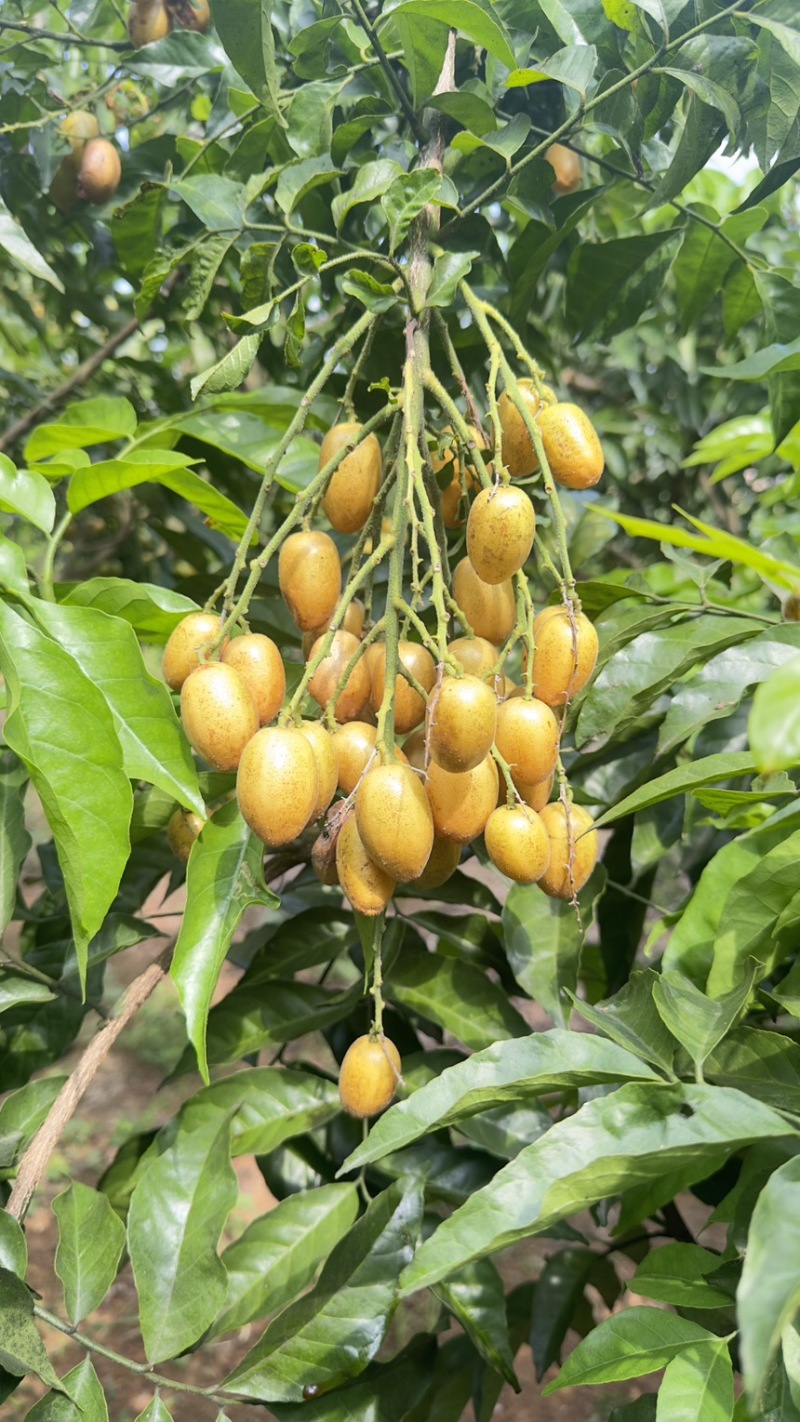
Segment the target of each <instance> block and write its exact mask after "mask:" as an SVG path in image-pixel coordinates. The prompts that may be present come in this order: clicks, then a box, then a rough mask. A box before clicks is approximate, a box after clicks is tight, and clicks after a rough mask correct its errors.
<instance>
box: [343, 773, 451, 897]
mask: <svg viewBox="0 0 800 1422" xmlns="http://www.w3.org/2000/svg"><path fill="white" fill-rule="evenodd" d="M356 823H357V825H358V832H359V834H360V835H361V840H362V843H363V845H364V848H365V849H366V851H367V853H368V855H369V856H370V858H371V859H374V860H375V863H376V864H378V865H380V867H381V869H383V870H384V872H385V873H387V874H388V875H390V877H391V878H392V879H394V881H395V883H399V884H407V883H409V882H410V880H411V879H416V878H417V877H418V876H419V875H420V874H421V873H422V871H423V869H424V868H425V865H426V864H427V862H428V857H429V855H430V852H431V849H432V847H433V816H432V814H431V808H430V804H429V802H428V797H427V795H426V794H425V789H424V786H423V784H422V781H421V780H420V778H419V776H418V775H417V772H416V771H415V770H412V768H411V766H410V765H398V764H396V763H395V764H393V765H376V766H374V767H373V769H371V770H368V771H367V773H366V775H365V776H364V779H363V780H362V781H361V784H360V786H359V788H358V793H357V795H356Z"/></svg>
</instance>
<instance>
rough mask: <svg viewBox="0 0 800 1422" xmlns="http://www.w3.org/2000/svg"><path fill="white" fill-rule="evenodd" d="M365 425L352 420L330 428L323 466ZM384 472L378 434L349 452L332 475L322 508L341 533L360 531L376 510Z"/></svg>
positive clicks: (321, 460) (322, 455) (322, 451)
mask: <svg viewBox="0 0 800 1422" xmlns="http://www.w3.org/2000/svg"><path fill="white" fill-rule="evenodd" d="M360 429H361V426H360V425H359V424H357V423H353V422H352V421H349V422H346V423H344V424H341V425H334V426H333V428H332V429H330V430H328V433H327V434H326V436H325V438H324V440H323V441H322V446H321V448H320V451H319V468H320V469H322V467H323V465H325V464H327V463H328V460H329V459H332V458H333V456H334V455H335V454H338V452H339V450H340V449H341V448H342V445H344V444H346V443H347V441H348V440H350V439H352V438H353V437H354V436H355V435H357V434H358V432H359V430H360ZM382 473H383V460H382V458H381V447H380V445H379V444H378V441H377V439H376V438H375V436H374V434H370V435H367V437H366V439H365V440H362V442H361V444H358V445H356V447H355V449H353V450H351V452H350V454H346V455H345V457H344V459H343V460H342V462H341V464H339V465H338V467H337V468H336V469H335V470H334V472H333V474H332V475H331V479H330V483H329V484H328V487H327V489H326V490H325V497H324V498H323V500H322V507H323V508H324V510H325V513H326V514H327V516H328V518H329V520H330V522H331V524H332V525H333V527H334V528H335V529H336V530H337V532H338V533H357V532H358V530H359V529H360V528H363V527H364V524H365V523H366V521H367V519H368V518H369V516H370V514H371V513H372V504H373V500H374V498H375V495H376V494H377V492H378V485H379V484H380V482H381V474H382Z"/></svg>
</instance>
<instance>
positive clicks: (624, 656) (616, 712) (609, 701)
mask: <svg viewBox="0 0 800 1422" xmlns="http://www.w3.org/2000/svg"><path fill="white" fill-rule="evenodd" d="M761 631H762V625H761V624H760V623H758V622H754V621H750V620H748V619H746V618H738V617H719V616H715V615H714V614H713V613H701V614H700V616H698V617H694V618H691V619H689V620H688V621H686V622H677V623H672V624H671V625H669V626H667V627H662V628H657V629H656V630H655V631H652V632H644V633H642V635H641V636H639V637H635V638H634V639H633V641H632V642H629V643H628V644H627V646H625V647H622V648H620V650H619V651H618V652H616V653H615V655H614V658H613V660H612V661H610V662H608V663H607V664H606V665H605V666H604V667H603V669H602V671H601V672H600V673H599V675H598V676H597V677H596V678H595V680H594V682H593V684H592V686H591V688H590V690H589V692H588V693H587V695H586V698H585V700H584V702H583V705H582V706H581V713H580V717H579V719H578V725H577V727H576V731H575V739H576V742H577V744H578V745H579V746H580V745H585V744H586V742H587V741H590V740H592V741H595V743H599V744H605V743H606V741H608V740H610V739H611V738H612V737H614V736H617V737H622V736H624V735H625V733H626V731H628V730H630V728H631V727H632V726H633V725H634V724H635V722H636V720H637V719H638V717H639V716H640V715H641V714H642V712H643V711H646V710H648V709H649V708H650V706H651V705H652V703H653V702H654V701H655V699H656V697H658V696H660V695H661V693H662V691H665V690H666V689H667V688H668V687H670V686H672V685H673V684H674V682H675V681H677V680H678V678H680V677H682V676H684V675H685V674H686V672H687V671H690V670H691V668H692V667H693V666H695V665H696V664H697V662H700V661H706V660H707V658H708V657H709V656H713V655H714V654H715V653H718V652H722V651H724V650H725V648H726V647H731V646H734V645H735V644H736V643H737V642H744V641H746V640H747V639H748V638H750V637H755V636H757V634H758V633H759V632H761Z"/></svg>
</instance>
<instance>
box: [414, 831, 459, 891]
mask: <svg viewBox="0 0 800 1422" xmlns="http://www.w3.org/2000/svg"><path fill="white" fill-rule="evenodd" d="M460 862H461V845H460V844H456V841H455V840H454V839H443V838H442V836H441V835H439V834H437V835H434V838H433V848H432V850H431V852H430V854H429V855H428V862H427V864H426V865H425V868H424V869H423V871H422V873H421V874H419V875H418V876H417V878H416V879H414V880H413V884H414V888H415V889H440V888H441V887H442V884H446V883H447V880H448V879H452V877H453V875H454V874H455V872H456V869H457V868H458V866H459V864H460Z"/></svg>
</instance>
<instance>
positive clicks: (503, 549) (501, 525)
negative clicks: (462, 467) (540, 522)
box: [467, 484, 536, 586]
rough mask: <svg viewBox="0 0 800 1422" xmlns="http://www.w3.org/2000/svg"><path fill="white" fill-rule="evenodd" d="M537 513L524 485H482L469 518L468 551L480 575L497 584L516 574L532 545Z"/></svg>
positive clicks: (483, 579)
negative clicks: (520, 486) (522, 486)
mask: <svg viewBox="0 0 800 1422" xmlns="http://www.w3.org/2000/svg"><path fill="white" fill-rule="evenodd" d="M535 530H536V516H535V514H534V512H533V504H532V503H531V501H530V499H529V498H528V495H527V494H526V493H525V492H524V490H522V489H512V488H510V487H509V486H508V485H507V484H499V485H497V486H496V487H495V488H492V489H481V492H480V493H479V494H478V497H477V498H476V500H475V502H474V503H473V505H472V508H471V509H470V511H469V518H468V520H467V553H468V554H469V561H470V563H471V564H472V566H473V568H474V569H475V572H476V573H477V575H478V577H479V578H480V579H481V581H482V582H484V583H490V584H491V585H492V586H494V585H495V584H496V583H503V582H505V581H506V579H507V578H510V577H513V575H514V573H516V572H517V571H518V570H519V569H520V568H521V567H522V565H523V564H524V562H525V559H526V558H527V557H528V554H529V553H530V551H531V548H532V547H533V536H534V533H535Z"/></svg>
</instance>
